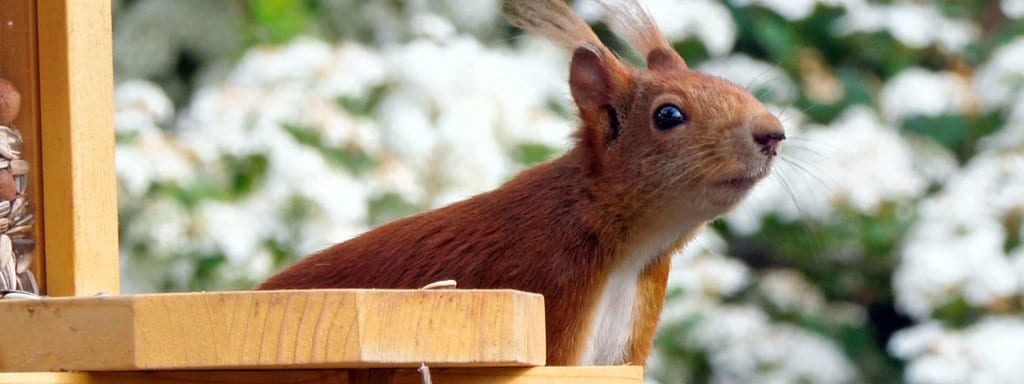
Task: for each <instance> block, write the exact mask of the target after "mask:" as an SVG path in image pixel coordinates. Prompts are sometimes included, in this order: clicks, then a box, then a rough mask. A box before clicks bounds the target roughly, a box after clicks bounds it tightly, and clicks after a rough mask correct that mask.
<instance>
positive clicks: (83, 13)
mask: <svg viewBox="0 0 1024 384" xmlns="http://www.w3.org/2000/svg"><path fill="white" fill-rule="evenodd" d="M37 6H38V24H37V25H38V31H39V57H40V60H39V64H40V65H39V91H40V94H39V100H40V101H41V102H40V104H41V108H42V109H41V111H40V113H41V115H40V122H41V124H42V125H41V127H42V128H41V137H40V138H41V139H42V142H41V145H42V166H43V167H45V168H46V172H45V173H44V174H43V175H42V179H43V185H44V186H50V188H48V189H46V190H45V193H44V194H43V205H44V206H45V207H46V209H45V210H44V211H43V214H44V217H43V225H44V229H43V230H44V231H45V232H46V236H45V239H44V241H45V242H44V246H45V247H46V252H47V258H46V273H47V287H46V288H47V293H48V294H50V295H51V296H73V295H79V296H82V295H93V294H96V293H97V292H106V293H117V292H119V291H120V280H119V263H118V251H117V250H118V248H117V246H118V243H117V176H116V169H115V164H114V145H115V144H114V117H113V115H114V106H113V100H114V96H113V88H114V80H113V79H114V77H113V51H112V45H113V41H112V37H111V36H112V34H111V15H110V12H111V9H110V6H111V5H110V2H109V1H89V0H41V1H39V2H37Z"/></svg>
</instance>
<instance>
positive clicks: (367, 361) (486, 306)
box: [0, 0, 643, 384]
mask: <svg viewBox="0 0 1024 384" xmlns="http://www.w3.org/2000/svg"><path fill="white" fill-rule="evenodd" d="M0 78H4V79H7V80H10V81H11V82H12V83H14V84H15V86H16V87H17V88H18V90H19V91H20V93H21V113H20V114H19V115H18V117H17V119H16V120H15V121H14V123H13V124H12V125H13V126H14V127H16V128H17V129H19V130H20V131H21V134H22V136H23V138H24V154H23V156H22V157H23V158H24V159H25V160H27V161H28V163H29V164H30V165H31V167H30V169H29V174H28V176H29V177H30V180H32V183H30V184H29V186H28V189H27V192H26V194H27V195H28V196H29V199H30V200H31V201H32V202H33V204H34V205H35V212H36V225H35V229H34V231H33V235H34V237H33V238H34V239H36V241H37V243H38V245H37V247H36V249H35V251H34V252H33V254H34V256H35V257H34V260H35V261H34V266H33V267H32V271H33V272H34V274H35V276H36V278H37V281H38V284H39V287H40V290H41V292H43V293H44V294H46V295H48V296H50V297H48V298H44V299H38V300H32V299H21V300H8V299H3V300H0V384H3V383H25V382H30V383H100V382H103V383H134V382H161V383H183V382H190V383H210V382H217V383H250V382H255V383H286V382H294V383H297V382H301V383H421V382H427V381H430V380H428V379H432V380H433V381H436V382H438V383H443V384H449V383H542V382H552V383H585V384H599V383H641V382H642V381H643V380H642V379H643V377H642V376H643V370H642V368H640V367H629V366H621V367H544V366H543V365H544V358H545V350H544V346H545V342H544V313H543V310H544V305H543V298H542V297H540V296H539V295H536V294H530V293H524V292H517V291H508V290H493V291H489V290H427V291H422V290H421V291H408V290H405V291H402V290H394V291H392V290H310V291H278V292H274V291H266V292H215V293H178V294H149V295H118V293H119V292H118V291H119V286H120V281H119V262H118V241H117V230H118V228H117V185H116V173H115V164H114V149H115V140H114V122H113V112H114V107H113V61H112V33H111V9H110V2H109V1H87V0H38V1H27V0H0ZM422 366H426V367H428V368H430V369H427V370H423V371H426V372H429V376H430V377H429V378H428V377H425V376H424V375H423V371H421V370H420V369H418V368H420V367H422Z"/></svg>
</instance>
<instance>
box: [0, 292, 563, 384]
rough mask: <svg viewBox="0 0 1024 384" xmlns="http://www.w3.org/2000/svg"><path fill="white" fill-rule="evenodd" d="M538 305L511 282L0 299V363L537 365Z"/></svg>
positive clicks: (13, 368) (42, 367)
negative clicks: (491, 286) (500, 285)
mask: <svg viewBox="0 0 1024 384" xmlns="http://www.w3.org/2000/svg"><path fill="white" fill-rule="evenodd" d="M543 308H544V302H543V298H542V297H541V296H540V295H536V294H529V293H523V292H517V291H508V290H495V291H477V290H443V291H416V290H413V291H409V290H309V291H259V292H217V293H180V294H159V295H137V296H109V297H91V298H52V299H44V300H37V301H27V300H26V301H0V324H4V336H3V337H4V339H3V342H2V343H0V371H8V372H28V371H59V370H69V371H111V370H138V369H268V368H369V367H416V366H419V364H420V363H426V364H428V365H430V366H437V367H452V366H456V367H477V366H531V365H543V364H544V358H545V347H544V346H545V343H544V311H543Z"/></svg>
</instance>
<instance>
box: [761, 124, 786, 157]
mask: <svg viewBox="0 0 1024 384" xmlns="http://www.w3.org/2000/svg"><path fill="white" fill-rule="evenodd" d="M753 136H754V142H755V143H757V145H758V146H760V147H761V153H763V154H765V155H766V156H775V155H777V154H778V153H779V143H781V142H782V140H786V134H785V133H783V132H782V131H781V130H778V131H775V130H773V131H768V132H754V134H753Z"/></svg>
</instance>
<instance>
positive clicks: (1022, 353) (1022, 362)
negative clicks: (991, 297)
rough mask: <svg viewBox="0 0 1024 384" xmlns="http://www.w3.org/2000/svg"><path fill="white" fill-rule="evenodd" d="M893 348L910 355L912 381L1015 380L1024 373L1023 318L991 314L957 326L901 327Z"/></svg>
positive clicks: (908, 370) (909, 379)
mask: <svg viewBox="0 0 1024 384" xmlns="http://www.w3.org/2000/svg"><path fill="white" fill-rule="evenodd" d="M889 351H890V352H891V353H892V354H893V355H894V356H897V357H900V358H903V359H907V360H910V364H909V365H908V366H907V368H906V374H905V378H906V380H907V382H908V383H912V384H917V383H1015V382H1017V381H1019V380H1020V378H1021V377H1024V319H1021V318H1020V317H1019V316H989V317H985V318H983V319H981V320H980V321H978V322H977V323H974V324H972V325H971V326H969V327H967V328H965V329H959V330H954V329H949V328H946V327H944V326H942V325H941V324H938V323H936V322H925V323H921V324H918V325H916V326H914V327H912V328H910V329H907V330H905V331H903V332H900V333H899V334H898V335H897V336H896V337H895V338H893V340H892V341H891V342H890V343H889Z"/></svg>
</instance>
